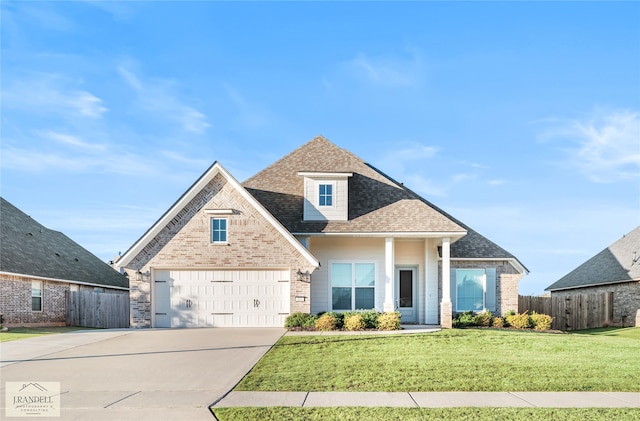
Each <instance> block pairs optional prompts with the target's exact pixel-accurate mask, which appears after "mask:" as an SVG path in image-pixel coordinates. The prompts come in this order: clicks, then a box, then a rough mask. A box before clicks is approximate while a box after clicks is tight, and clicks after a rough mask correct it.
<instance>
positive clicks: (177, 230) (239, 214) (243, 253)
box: [125, 174, 314, 327]
mask: <svg viewBox="0 0 640 421" xmlns="http://www.w3.org/2000/svg"><path fill="white" fill-rule="evenodd" d="M206 209H229V210H232V211H233V213H232V214H229V215H220V216H216V218H226V219H227V243H226V244H214V243H212V242H211V219H212V217H213V215H211V214H207V213H205V210H206ZM253 268H260V269H289V271H290V279H291V281H290V298H291V300H290V303H291V307H290V311H291V312H296V311H302V312H309V311H310V308H311V307H310V302H311V301H310V298H311V297H310V284H309V283H308V282H305V281H298V279H297V272H298V270H300V271H302V272H306V271H309V272H313V270H314V267H312V266H309V261H308V260H307V259H306V258H305V257H304V256H302V254H301V253H300V252H299V251H298V250H297V249H296V248H295V247H294V246H293V245H292V244H291V243H290V242H289V241H288V240H287V239H286V238H285V237H284V236H283V235H282V234H281V233H280V232H278V230H277V229H276V228H275V227H274V226H273V225H272V224H271V223H270V222H269V221H268V220H267V219H266V218H265V217H264V216H262V214H261V213H260V212H259V211H258V210H257V208H256V207H254V206H253V205H252V204H251V203H250V202H249V201H247V200H246V199H245V198H244V197H243V196H242V194H241V193H240V192H238V191H237V190H236V189H235V188H234V186H233V185H232V184H231V183H229V182H228V181H227V180H226V178H225V177H224V176H223V175H221V174H218V175H216V176H215V177H214V178H213V179H212V180H211V181H210V182H209V183H208V184H207V185H206V186H205V187H204V188H203V189H202V190H201V191H200V192H199V193H198V194H197V195H196V196H195V197H194V198H193V199H192V200H191V201H190V202H189V203H188V204H187V205H186V206H185V207H184V208H183V209H181V210H180V211H179V212H178V214H177V215H176V216H175V217H174V218H173V219H172V220H171V221H170V222H169V223H168V224H167V225H166V226H165V227H164V228H163V229H162V230H161V231H160V232H159V234H158V235H156V236H155V237H154V238H153V239H152V240H151V241H149V243H148V244H147V245H146V247H145V248H144V249H143V250H142V251H141V252H140V253H138V255H137V256H135V257H134V258H133V260H132V261H131V263H129V264H128V265H127V267H126V268H125V270H126V271H127V273H128V274H129V279H130V287H131V290H130V299H131V326H132V327H150V326H151V311H152V309H151V281H152V279H151V278H152V276H150V275H151V274H152V271H153V270H154V269H200V270H203V269H253ZM138 271H139V272H142V273H143V274H145V276H143V279H142V280H140V281H139V280H138V279H137V276H136V272H138ZM296 297H304V301H298V300H296ZM299 300H300V298H299Z"/></svg>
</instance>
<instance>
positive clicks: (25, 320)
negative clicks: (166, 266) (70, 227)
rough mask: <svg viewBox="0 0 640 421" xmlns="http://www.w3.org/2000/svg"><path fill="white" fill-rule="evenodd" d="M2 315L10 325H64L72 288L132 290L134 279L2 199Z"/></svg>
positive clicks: (0, 290) (0, 210) (115, 290)
mask: <svg viewBox="0 0 640 421" xmlns="http://www.w3.org/2000/svg"><path fill="white" fill-rule="evenodd" d="M0 231H1V232H2V236H1V237H0V314H2V315H3V318H4V323H5V324H6V325H7V326H27V325H39V326H44V325H65V324H66V305H65V293H66V292H67V291H80V290H91V291H104V292H113V293H119V294H126V295H128V293H129V280H128V279H127V278H126V277H125V276H124V275H121V274H120V273H118V272H117V271H116V270H114V269H113V268H112V267H110V266H109V265H108V264H106V263H105V262H103V261H101V260H100V259H98V258H97V257H96V256H95V255H93V254H91V252H89V251H88V250H86V249H84V248H82V247H81V246H80V245H78V244H77V243H75V242H74V241H73V240H71V239H70V238H69V237H67V236H66V235H64V234H62V233H61V232H58V231H52V230H50V229H48V228H46V227H44V226H43V225H41V224H39V223H38V222H36V221H34V220H33V219H32V218H31V217H30V216H28V215H26V214H25V213H23V212H22V211H20V210H19V209H18V208H16V207H15V206H13V205H12V204H11V203H9V202H8V201H6V200H5V199H4V198H0Z"/></svg>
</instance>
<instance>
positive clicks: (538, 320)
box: [529, 311, 553, 331]
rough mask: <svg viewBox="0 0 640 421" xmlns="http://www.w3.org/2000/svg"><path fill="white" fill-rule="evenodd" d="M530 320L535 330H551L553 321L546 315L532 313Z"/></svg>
mask: <svg viewBox="0 0 640 421" xmlns="http://www.w3.org/2000/svg"><path fill="white" fill-rule="evenodd" d="M529 318H530V319H531V324H532V325H533V328H534V329H535V330H539V331H545V330H549V329H550V328H551V321H552V320H553V318H552V317H551V316H548V315H546V314H538V313H536V312H535V311H534V312H533V313H531V316H529Z"/></svg>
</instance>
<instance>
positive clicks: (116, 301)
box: [66, 291, 129, 328]
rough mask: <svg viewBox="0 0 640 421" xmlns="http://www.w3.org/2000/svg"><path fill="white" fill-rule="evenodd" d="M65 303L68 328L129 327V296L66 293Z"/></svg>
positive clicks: (89, 292)
mask: <svg viewBox="0 0 640 421" xmlns="http://www.w3.org/2000/svg"><path fill="white" fill-rule="evenodd" d="M66 302H67V325H68V326H84V327H96V328H119V327H129V294H117V293H108V292H93V291H68V292H67V294H66Z"/></svg>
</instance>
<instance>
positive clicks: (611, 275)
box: [546, 226, 640, 291]
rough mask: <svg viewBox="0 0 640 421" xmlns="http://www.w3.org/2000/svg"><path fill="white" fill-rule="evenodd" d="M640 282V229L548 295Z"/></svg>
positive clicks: (558, 283)
mask: <svg viewBox="0 0 640 421" xmlns="http://www.w3.org/2000/svg"><path fill="white" fill-rule="evenodd" d="M630 280H640V226H639V227H637V228H636V229H634V230H633V231H631V232H630V233H628V234H627V235H625V236H623V237H622V238H621V239H619V240H618V241H616V242H615V243H613V244H611V245H610V246H609V247H607V248H606V249H604V250H602V251H601V252H600V253H598V254H596V255H595V256H593V257H592V258H590V259H589V260H587V261H586V262H584V263H583V264H581V265H580V266H578V267H577V268H575V269H574V270H572V271H571V272H569V273H568V274H566V275H565V276H563V277H562V278H560V279H559V280H558V281H556V282H554V283H553V284H551V285H549V286H548V287H547V288H546V291H555V290H561V289H571V288H581V287H586V286H593V285H604V284H612V283H618V282H627V281H630Z"/></svg>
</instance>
